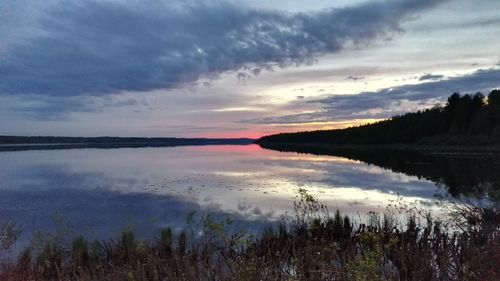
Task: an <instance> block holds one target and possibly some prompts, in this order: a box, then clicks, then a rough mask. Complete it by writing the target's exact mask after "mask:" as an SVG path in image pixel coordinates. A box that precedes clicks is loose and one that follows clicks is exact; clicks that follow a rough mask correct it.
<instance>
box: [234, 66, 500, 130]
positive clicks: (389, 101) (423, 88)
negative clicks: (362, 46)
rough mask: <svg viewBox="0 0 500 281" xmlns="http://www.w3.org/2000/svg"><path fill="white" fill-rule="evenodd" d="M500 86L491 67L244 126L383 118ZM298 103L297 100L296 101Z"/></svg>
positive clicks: (325, 101)
mask: <svg viewBox="0 0 500 281" xmlns="http://www.w3.org/2000/svg"><path fill="white" fill-rule="evenodd" d="M498 87H500V68H498V67H495V68H489V69H481V70H478V71H475V72H474V73H471V74H468V75H463V76H458V77H451V78H448V79H444V80H438V81H428V82H424V83H420V84H411V85H402V86H397V87H392V88H385V89H381V90H378V91H375V92H362V93H359V94H352V95H331V96H328V97H326V98H322V99H316V100H310V99H309V100H304V101H303V102H304V103H316V104H318V105H319V107H320V109H319V110H317V111H314V112H308V113H300V114H290V115H282V116H268V117H263V118H256V119H251V120H244V121H242V122H243V123H253V124H290V123H309V122H329V121H341V120H352V119H362V118H364V119H381V118H388V117H391V116H393V115H396V114H402V113H405V112H408V111H411V110H415V109H417V108H422V107H425V106H427V107H428V106H432V105H434V104H435V103H437V102H443V101H444V100H445V99H446V97H448V96H449V95H450V94H451V93H453V92H462V93H466V92H473V93H475V92H476V91H482V92H485V93H486V92H488V91H490V90H492V89H494V88H498ZM295 103H297V101H295Z"/></svg>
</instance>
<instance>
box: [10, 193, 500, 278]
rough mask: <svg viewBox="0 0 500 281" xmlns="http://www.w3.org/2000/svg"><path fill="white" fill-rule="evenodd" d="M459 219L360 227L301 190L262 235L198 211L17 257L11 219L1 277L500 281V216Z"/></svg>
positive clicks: (412, 217) (460, 215) (417, 214)
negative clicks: (139, 233)
mask: <svg viewBox="0 0 500 281" xmlns="http://www.w3.org/2000/svg"><path fill="white" fill-rule="evenodd" d="M396 212H399V214H400V215H403V216H405V218H406V220H400V219H398V214H397V213H396ZM450 216H451V217H450V218H451V219H450V220H449V221H446V220H439V219H436V218H433V217H432V216H431V214H429V213H423V212H422V211H420V210H417V209H415V208H411V207H408V206H406V207H405V206H403V207H401V206H399V207H397V206H395V207H394V209H392V211H387V212H386V213H384V214H383V215H380V214H377V213H370V214H369V219H368V220H367V222H366V223H364V224H363V223H355V222H353V221H352V220H351V219H350V218H349V217H347V216H342V215H341V214H340V212H339V211H337V212H335V213H333V214H332V213H329V212H328V209H327V208H326V207H325V206H324V205H322V204H321V203H320V202H319V201H318V200H317V199H316V198H314V197H313V196H311V195H310V194H309V193H308V192H307V191H306V190H305V189H300V190H299V191H298V194H297V197H296V199H295V202H294V204H293V209H292V210H291V212H290V213H289V214H288V216H287V217H286V218H284V219H283V220H282V221H281V222H279V223H276V224H275V227H272V228H268V229H266V230H264V231H262V232H261V233H259V234H256V235H254V234H249V233H245V232H244V231H242V230H237V231H235V230H230V229H234V228H231V227H230V226H231V224H232V223H233V222H232V221H231V220H229V219H227V220H222V221H216V220H215V219H213V218H212V217H211V216H210V215H207V216H204V217H202V218H201V219H200V221H199V222H197V223H195V220H196V219H195V217H194V214H193V215H190V216H189V217H188V218H187V219H186V228H185V229H184V230H179V231H176V230H172V229H170V228H164V229H162V230H161V231H160V232H159V233H158V236H157V238H156V239H152V240H148V241H145V240H140V239H137V238H136V236H135V235H134V232H133V231H132V230H131V229H125V230H124V231H123V232H122V233H121V235H120V237H119V238H118V239H116V240H108V241H89V240H87V239H86V238H85V237H82V236H80V237H77V238H75V239H73V240H72V241H65V239H67V238H68V237H65V236H64V235H60V234H54V235H52V236H45V239H40V241H38V243H33V244H32V246H30V247H27V248H26V249H25V250H23V251H22V252H21V253H20V254H19V255H18V257H16V258H12V257H10V258H9V255H8V254H6V253H8V249H9V248H10V247H12V246H13V245H14V244H15V241H16V238H17V237H18V236H19V230H18V228H17V226H16V225H15V224H6V225H4V226H3V227H1V228H0V258H1V259H0V280H6V281H17V280H97V281H98V280H359V281H362V280H366V281H368V280H370V281H371V280H482V281H494V280H498V278H499V277H500V233H499V222H500V221H499V216H498V214H495V213H491V210H490V211H488V210H483V209H481V208H479V207H471V206H466V205H463V206H459V207H456V208H454V209H453V211H452V212H451V213H450ZM402 221H404V223H403V222H402ZM422 221H423V222H422ZM421 222H422V223H421ZM402 224H404V225H402ZM452 229H455V230H452ZM2 254H4V256H3V257H2Z"/></svg>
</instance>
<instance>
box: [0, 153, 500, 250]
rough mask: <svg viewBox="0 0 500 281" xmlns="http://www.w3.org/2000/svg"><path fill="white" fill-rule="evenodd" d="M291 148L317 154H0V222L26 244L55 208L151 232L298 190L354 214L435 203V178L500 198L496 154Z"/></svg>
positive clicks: (248, 210)
mask: <svg viewBox="0 0 500 281" xmlns="http://www.w3.org/2000/svg"><path fill="white" fill-rule="evenodd" d="M280 149H282V150H287V149H288V148H287V149H283V148H280ZM293 151H301V152H308V153H316V154H320V155H314V154H298V153H295V152H279V151H273V150H266V149H262V148H260V147H259V146H257V145H248V146H199V147H195V146H193V147H169V148H121V149H73V150H36V151H35V150H32V151H10V152H1V153H0V165H1V167H0V179H1V181H0V223H1V222H5V221H11V220H14V221H17V222H20V223H22V224H23V225H24V227H25V232H27V235H25V236H24V237H23V239H24V241H25V242H26V241H28V239H29V238H30V235H29V234H30V233H31V231H32V229H33V228H35V229H36V230H53V228H54V223H53V217H54V215H55V214H56V213H57V214H59V215H60V216H62V217H63V218H64V220H65V221H67V222H69V223H70V224H72V225H73V226H74V229H75V232H77V233H85V234H87V235H88V236H92V237H98V238H105V237H109V236H112V235H114V234H116V233H117V232H118V231H119V230H120V229H121V228H122V227H124V226H125V225H126V224H129V223H131V224H132V225H134V226H135V229H136V230H137V231H138V232H139V234H142V235H143V236H148V235H151V234H152V233H156V230H157V229H158V228H160V227H162V226H165V225H169V226H172V227H174V228H181V227H183V226H185V218H186V215H187V214H188V213H189V212H191V211H197V212H198V213H199V214H202V213H211V214H213V215H214V216H216V217H220V218H222V217H227V216H231V217H233V218H234V219H236V220H237V221H238V222H239V226H245V227H246V228H247V229H259V228H260V227H262V226H264V225H266V224H267V223H268V222H269V221H272V220H276V219H279V217H280V216H281V215H282V214H283V213H284V212H286V211H289V210H290V208H291V206H292V201H293V197H294V196H295V194H296V190H297V189H298V188H307V189H308V190H309V191H310V192H311V193H312V194H314V195H315V196H317V197H318V198H319V199H320V200H321V201H322V202H324V203H326V204H327V205H328V206H329V207H330V209H337V208H339V209H341V210H342V211H343V212H344V213H347V214H351V215H355V216H357V214H365V213H366V212H368V211H370V210H380V209H383V208H384V207H385V206H386V204H387V203H388V202H389V201H390V200H395V199H397V198H398V197H402V198H403V199H404V200H407V201H412V202H415V201H416V202H419V203H420V204H422V205H423V206H426V207H427V208H435V207H434V206H433V205H432V204H431V202H432V199H433V196H434V194H435V193H436V191H437V188H436V182H437V183H440V184H442V185H443V186H446V190H449V191H450V192H451V193H452V194H458V193H459V194H465V195H467V196H482V195H484V193H485V192H486V194H488V195H489V196H490V197H495V196H498V185H497V183H498V182H499V181H498V177H499V173H496V172H495V171H499V170H498V169H497V168H499V166H498V165H499V163H500V162H498V161H497V158H496V156H491V157H490V158H481V159H482V160H481V161H479V160H474V159H473V158H470V157H466V158H463V159H462V158H456V157H453V158H449V157H444V158H443V157H442V156H436V155H417V154H415V153H408V154H406V153H405V154H397V153H384V152H376V151H335V152H331V151H330V152H325V151H321V152H320V151H305V150H297V149H295V150H293ZM445 158H446V159H448V160H446V159H445ZM470 161H471V162H470ZM483 161H486V162H483ZM367 163H369V164H367ZM467 163H470V164H467ZM372 164H374V165H372ZM495 165H496V166H495ZM453 173H458V174H460V175H458V177H455V176H454V174H453ZM462 179H463V180H462ZM495 198H498V197H495Z"/></svg>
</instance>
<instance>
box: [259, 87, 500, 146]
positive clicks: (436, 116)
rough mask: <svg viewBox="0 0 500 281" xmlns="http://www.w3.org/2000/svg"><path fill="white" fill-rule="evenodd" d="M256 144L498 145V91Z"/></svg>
mask: <svg viewBox="0 0 500 281" xmlns="http://www.w3.org/2000/svg"><path fill="white" fill-rule="evenodd" d="M257 142H258V143H266V142H268V143H269V142H272V143H332V144H358V145H364V144H398V143H401V144H414V143H421V144H498V143H500V90H498V89H496V90H492V91H491V92H490V93H489V94H488V96H485V95H483V94H482V93H480V92H478V93H476V94H465V95H460V94H459V93H454V94H452V95H451V96H450V97H449V98H448V101H447V103H446V104H445V105H444V106H443V105H440V104H437V105H435V106H434V107H432V108H428V109H425V110H419V111H417V112H411V113H407V114H404V115H397V116H393V117H392V118H390V119H387V120H383V121H379V122H376V123H372V124H366V125H361V126H356V127H349V128H346V129H337V130H318V131H311V132H298V133H281V134H277V135H270V136H265V137H262V138H261V139H259V140H258V141H257Z"/></svg>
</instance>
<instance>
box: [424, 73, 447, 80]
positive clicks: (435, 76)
mask: <svg viewBox="0 0 500 281" xmlns="http://www.w3.org/2000/svg"><path fill="white" fill-rule="evenodd" d="M442 78H444V76H443V75H440V74H431V73H426V74H424V75H422V76H420V78H418V80H419V81H425V80H439V79H442Z"/></svg>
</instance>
